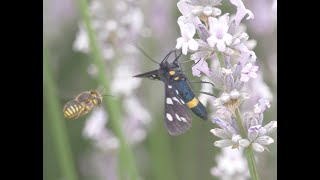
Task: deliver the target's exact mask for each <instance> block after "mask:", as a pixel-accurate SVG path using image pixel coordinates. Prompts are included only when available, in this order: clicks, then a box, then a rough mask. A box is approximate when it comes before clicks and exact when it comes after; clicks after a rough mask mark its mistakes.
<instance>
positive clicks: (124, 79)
mask: <svg viewBox="0 0 320 180" xmlns="http://www.w3.org/2000/svg"><path fill="white" fill-rule="evenodd" d="M134 62H135V60H134V59H130V62H129V61H122V62H121V63H120V64H119V65H118V66H117V67H116V68H115V73H114V78H113V80H112V82H111V91H112V94H113V95H120V94H121V95H125V96H129V95H131V94H132V93H133V91H134V90H135V89H137V88H138V87H139V86H140V84H141V81H142V80H141V79H140V78H132V74H134V73H135V72H136V68H134V66H133V63H134ZM128 64H131V65H128ZM123 87H126V88H123Z"/></svg>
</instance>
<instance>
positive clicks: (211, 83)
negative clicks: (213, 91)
mask: <svg viewBox="0 0 320 180" xmlns="http://www.w3.org/2000/svg"><path fill="white" fill-rule="evenodd" d="M189 83H207V84H211V85H212V86H213V87H214V84H213V83H211V82H208V81H189Z"/></svg>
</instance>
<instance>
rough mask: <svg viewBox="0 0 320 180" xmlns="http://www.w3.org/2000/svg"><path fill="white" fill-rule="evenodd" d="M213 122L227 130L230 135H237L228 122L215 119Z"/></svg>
mask: <svg viewBox="0 0 320 180" xmlns="http://www.w3.org/2000/svg"><path fill="white" fill-rule="evenodd" d="M212 122H213V123H215V124H217V125H218V126H220V127H221V128H222V129H223V130H226V131H227V132H228V133H230V134H237V131H236V130H235V129H234V128H233V127H232V126H231V125H230V124H229V123H228V122H226V121H223V120H221V119H219V118H213V120H212Z"/></svg>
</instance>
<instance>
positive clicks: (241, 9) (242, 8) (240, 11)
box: [230, 0, 254, 25]
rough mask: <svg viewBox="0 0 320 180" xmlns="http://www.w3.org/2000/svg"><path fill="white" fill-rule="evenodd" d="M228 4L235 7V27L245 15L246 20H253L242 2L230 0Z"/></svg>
mask: <svg viewBox="0 0 320 180" xmlns="http://www.w3.org/2000/svg"><path fill="white" fill-rule="evenodd" d="M230 2H231V3H232V4H233V5H235V6H237V14H236V16H235V22H236V24H237V25H239V24H240V21H241V20H242V18H243V17H244V16H245V15H246V14H248V17H247V18H246V19H247V20H249V19H253V18H254V15H253V13H252V12H251V11H250V10H249V9H246V7H245V6H244V4H243V2H242V0H230Z"/></svg>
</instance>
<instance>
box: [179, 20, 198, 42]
mask: <svg viewBox="0 0 320 180" xmlns="http://www.w3.org/2000/svg"><path fill="white" fill-rule="evenodd" d="M183 30H184V35H185V38H187V39H188V40H189V39H192V38H193V36H194V35H195V34H196V28H195V27H194V25H193V24H191V23H186V24H185V25H184V27H183ZM184 35H183V34H182V36H184Z"/></svg>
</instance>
